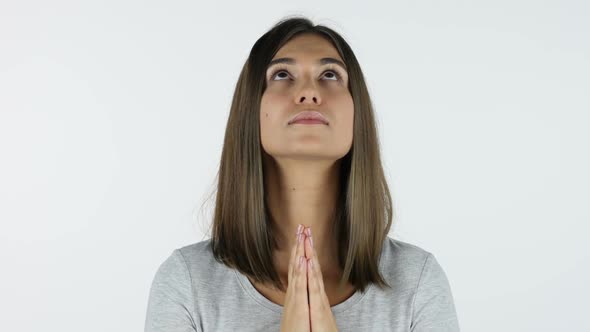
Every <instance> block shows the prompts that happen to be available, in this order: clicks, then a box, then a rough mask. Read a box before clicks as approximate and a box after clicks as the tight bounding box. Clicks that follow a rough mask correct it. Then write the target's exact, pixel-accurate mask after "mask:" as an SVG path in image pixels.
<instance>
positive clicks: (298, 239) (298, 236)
mask: <svg viewBox="0 0 590 332" xmlns="http://www.w3.org/2000/svg"><path fill="white" fill-rule="evenodd" d="M301 238H303V233H299V235H297V243H301Z"/></svg>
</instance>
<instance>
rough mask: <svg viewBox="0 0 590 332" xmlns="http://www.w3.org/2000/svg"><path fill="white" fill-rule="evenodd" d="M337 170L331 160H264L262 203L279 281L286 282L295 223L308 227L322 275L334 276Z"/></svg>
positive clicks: (337, 269)
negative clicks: (275, 245)
mask: <svg viewBox="0 0 590 332" xmlns="http://www.w3.org/2000/svg"><path fill="white" fill-rule="evenodd" d="M267 157H268V156H267ZM339 170H340V163H339V162H336V163H335V162H334V161H327V160H314V161H311V160H294V159H280V158H279V159H275V158H270V157H268V158H266V159H265V181H264V182H265V191H266V203H267V204H268V209H269V212H270V214H271V216H270V217H271V221H272V226H273V229H274V234H275V236H277V240H278V241H277V242H278V243H279V248H278V249H277V250H276V251H275V253H274V258H275V267H276V269H277V272H278V273H279V275H280V276H281V278H284V279H285V280H286V279H287V273H288V264H289V257H290V253H291V250H290V249H291V248H292V247H293V246H294V245H295V234H296V229H297V226H298V225H299V224H302V225H304V226H306V227H311V230H312V238H313V242H314V249H315V250H316V254H317V256H318V259H319V262H320V266H321V267H322V274H323V275H324V276H325V277H330V275H334V277H336V275H337V274H338V273H339V272H338V271H339V267H338V256H337V254H338V251H337V250H338V246H337V242H336V240H337V238H336V233H335V232H334V228H333V221H334V219H333V218H334V212H335V210H336V208H337V203H338V202H337V201H338V192H339V190H340V188H339V175H340V174H339ZM324 271H325V273H324Z"/></svg>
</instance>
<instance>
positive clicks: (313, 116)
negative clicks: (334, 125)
mask: <svg viewBox="0 0 590 332" xmlns="http://www.w3.org/2000/svg"><path fill="white" fill-rule="evenodd" d="M289 124H290V125H291V124H322V125H329V122H328V120H327V119H326V117H324V115H323V114H322V113H320V112H318V111H303V112H299V113H297V115H295V116H294V117H293V118H292V119H291V120H290V121H289Z"/></svg>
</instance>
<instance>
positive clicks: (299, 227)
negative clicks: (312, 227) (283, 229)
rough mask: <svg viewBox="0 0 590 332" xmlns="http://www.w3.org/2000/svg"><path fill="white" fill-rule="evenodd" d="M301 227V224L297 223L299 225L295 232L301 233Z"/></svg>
mask: <svg viewBox="0 0 590 332" xmlns="http://www.w3.org/2000/svg"><path fill="white" fill-rule="evenodd" d="M301 228H303V226H301V224H299V226H297V234H301Z"/></svg>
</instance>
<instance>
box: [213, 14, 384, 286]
mask: <svg viewBox="0 0 590 332" xmlns="http://www.w3.org/2000/svg"><path fill="white" fill-rule="evenodd" d="M302 33H312V34H316V35H319V36H321V37H323V38H325V39H326V40H328V41H329V42H331V43H332V44H333V45H334V47H335V48H336V50H337V51H338V53H339V54H340V56H341V57H342V59H343V60H344V63H345V64H346V66H347V68H348V76H349V81H348V89H349V91H350V94H351V96H352V99H353V103H354V128H353V142H352V147H351V149H350V151H349V152H348V153H347V154H346V155H345V156H344V157H342V158H341V159H340V160H339V161H338V162H339V164H340V184H339V185H340V192H339V195H338V200H337V208H336V211H334V222H333V227H334V228H333V231H334V233H332V234H335V236H337V243H338V246H339V247H338V263H339V266H340V267H341V268H342V270H343V275H342V278H341V280H340V282H341V283H344V282H346V281H348V282H350V283H351V284H353V285H354V287H355V288H356V289H359V290H361V292H364V291H365V288H366V287H367V286H368V285H369V284H370V283H374V284H377V285H378V286H379V287H381V288H382V287H390V285H388V284H387V283H386V282H385V280H384V278H383V277H382V276H381V275H380V273H379V258H380V254H381V250H382V246H383V244H384V241H385V239H386V237H387V234H388V233H389V230H390V227H391V224H392V201H391V194H390V192H389V188H388V185H387V182H386V179H385V176H384V172H383V167H382V164H381V157H380V153H379V150H380V149H379V140H378V134H377V128H376V124H375V117H374V112H373V107H372V102H371V99H370V97H369V92H368V89H367V86H366V84H365V79H364V77H363V73H362V71H361V68H360V65H359V63H358V61H357V59H356V57H355V55H354V53H353V51H352V49H351V48H350V46H349V45H348V43H347V42H346V41H345V40H344V39H343V38H342V37H341V36H340V35H339V34H338V33H336V32H335V31H333V30H332V29H330V28H328V27H325V26H322V25H314V24H313V23H312V22H311V21H310V20H309V19H307V18H305V17H301V16H299V17H291V18H283V19H282V20H280V21H279V22H278V23H276V24H275V25H274V26H273V27H272V28H271V29H270V30H269V31H267V32H266V33H265V34H264V35H263V36H262V37H260V38H259V39H258V40H257V41H256V43H255V44H254V46H253V47H252V49H251V51H250V54H249V56H248V58H247V60H246V62H245V64H244V66H243V68H242V70H241V72H240V76H239V78H238V82H237V84H236V87H235V92H234V95H233V99H232V104H231V110H230V114H229V118H228V121H227V127H226V131H225V138H224V143H223V150H222V155H221V163H220V166H219V170H218V173H217V177H218V184H217V195H216V202H215V210H214V211H215V212H214V216H213V223H212V235H211V246H212V251H213V255H214V257H215V259H216V260H217V261H219V262H221V263H224V264H225V265H227V266H229V267H231V268H234V269H237V270H238V271H240V272H241V273H243V274H245V275H248V276H249V277H251V278H252V279H253V280H255V281H257V282H261V283H264V284H266V283H269V284H270V285H272V286H273V287H275V288H276V289H279V290H282V291H285V289H286V285H283V283H282V282H281V280H280V278H279V275H278V273H277V271H276V270H275V267H274V264H273V250H274V249H276V248H277V241H276V237H275V231H274V229H273V227H272V224H271V222H270V219H269V216H270V214H269V210H268V205H267V203H266V199H265V190H264V188H265V187H264V176H263V175H264V169H263V159H262V157H263V153H264V150H263V149H262V145H261V142H260V101H261V98H262V94H263V93H264V91H265V89H266V80H265V73H266V68H267V66H268V64H269V62H270V61H271V60H272V58H273V56H274V55H275V54H276V52H277V51H278V50H279V49H280V48H281V47H282V46H283V45H284V44H285V43H286V42H288V41H289V40H290V39H291V38H293V37H294V36H296V35H299V34H302Z"/></svg>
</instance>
